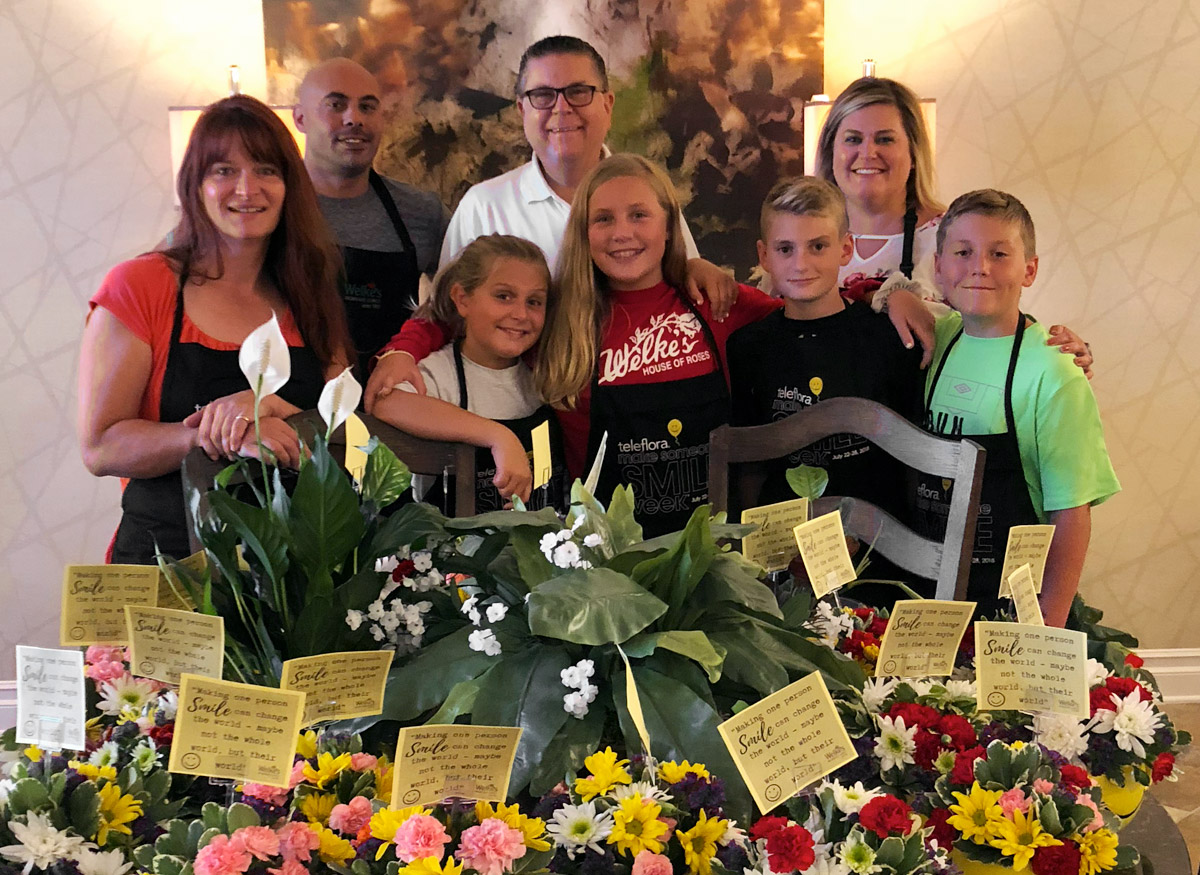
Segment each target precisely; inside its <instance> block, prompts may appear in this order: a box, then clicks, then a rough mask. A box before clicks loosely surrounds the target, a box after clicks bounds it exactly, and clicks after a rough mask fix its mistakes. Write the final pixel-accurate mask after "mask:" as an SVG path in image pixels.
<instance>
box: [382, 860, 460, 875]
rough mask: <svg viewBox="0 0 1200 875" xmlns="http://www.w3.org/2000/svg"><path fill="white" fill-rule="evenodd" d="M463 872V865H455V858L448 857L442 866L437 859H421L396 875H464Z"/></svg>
mask: <svg viewBox="0 0 1200 875" xmlns="http://www.w3.org/2000/svg"><path fill="white" fill-rule="evenodd" d="M462 870H463V864H462V863H455V862H454V858H453V857H446V862H445V864H442V865H439V864H438V861H437V858H436V857H421V858H420V859H419V860H413V861H412V862H411V863H409V864H408V865H407V866H401V867H400V869H399V870H398V871H397V873H396V875H462Z"/></svg>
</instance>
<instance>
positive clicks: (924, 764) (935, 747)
mask: <svg viewBox="0 0 1200 875" xmlns="http://www.w3.org/2000/svg"><path fill="white" fill-rule="evenodd" d="M904 725H905V726H907V725H908V721H907V720H905V721H904ZM913 741H915V742H916V744H917V749H916V751H914V752H913V761H914V762H916V764H917V765H918V766H920V767H921V768H923V769H932V768H933V761H934V760H936V759H937V755H938V754H939V753H941V750H942V738H941V736H939V735H934V734H933V733H932V732H926V731H925V730H923V729H922V730H918V731H917V734H916V735H915V736H914V737H913Z"/></svg>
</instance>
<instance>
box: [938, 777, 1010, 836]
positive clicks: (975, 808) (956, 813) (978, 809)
mask: <svg viewBox="0 0 1200 875" xmlns="http://www.w3.org/2000/svg"><path fill="white" fill-rule="evenodd" d="M954 798H955V799H957V800H958V804H957V805H951V806H950V815H951V816H950V817H949V818H947V819H946V822H947V823H948V824H950V825H951V826H952V827H954V828H955V829H956V830H958V831H959V832H960V833H962V837H963V838H964V839H970V840H971V841H973V842H974V843H975V844H977V845H986V844H987V843H988V842H990V841H991V840H992V839H993V838H994V837H995V835H996V823H997V821H1000V820H1003V819H1004V809H1002V808H1001V807H1000V804H999V802H998V800H999V799H1000V793H999V792H998V791H996V790H984V789H983V788H982V787H980V786H979V782H978V781H976V782H975V783H974V784H973V785H972V786H971V792H970V794H969V795H967V794H964V793H959V792H957V791H955V793H954Z"/></svg>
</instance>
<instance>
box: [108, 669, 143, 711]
mask: <svg viewBox="0 0 1200 875" xmlns="http://www.w3.org/2000/svg"><path fill="white" fill-rule="evenodd" d="M155 698H156V696H155V688H154V682H153V681H148V680H145V679H143V678H135V677H133V676H132V675H126V676H125V677H123V678H117V679H116V680H115V681H110V682H109V683H106V684H104V685H103V686H102V687H101V688H100V702H99V705H98V707H99V708H100V710H101V711H103V712H104V713H105V714H120V713H121V712H122V711H130V712H132V713H134V714H139V713H141V711H142V709H143V708H145V707H146V706H147V705H149V704H151V703H152V702H153V701H154V700H155Z"/></svg>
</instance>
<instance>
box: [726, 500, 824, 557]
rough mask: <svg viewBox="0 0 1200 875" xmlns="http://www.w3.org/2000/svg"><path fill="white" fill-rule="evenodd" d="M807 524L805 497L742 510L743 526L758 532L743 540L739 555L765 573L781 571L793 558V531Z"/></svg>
mask: <svg viewBox="0 0 1200 875" xmlns="http://www.w3.org/2000/svg"><path fill="white" fill-rule="evenodd" d="M806 522H808V499H807V498H793V499H792V500H791V501H780V502H778V503H776V504H764V505H762V506H760V507H749V508H746V510H744V511H742V523H743V524H751V523H752V524H756V525H757V526H758V531H756V532H751V533H750V534H748V535H747V536H746V537H744V538H742V555H744V556H745V557H746V558H747V559H749V560H750V561H751V562H757V563H758V564H759V565H761V566H762V567H763V568H765V569H766V570H767V571H782V570H783V569H785V568H787V567H788V564H789V563H791V561H792V557H793V556H795V555H796V536H795V534H794V533H793V530H794V529H795V528H796V526H799V525H802V524H804V523H806Z"/></svg>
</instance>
